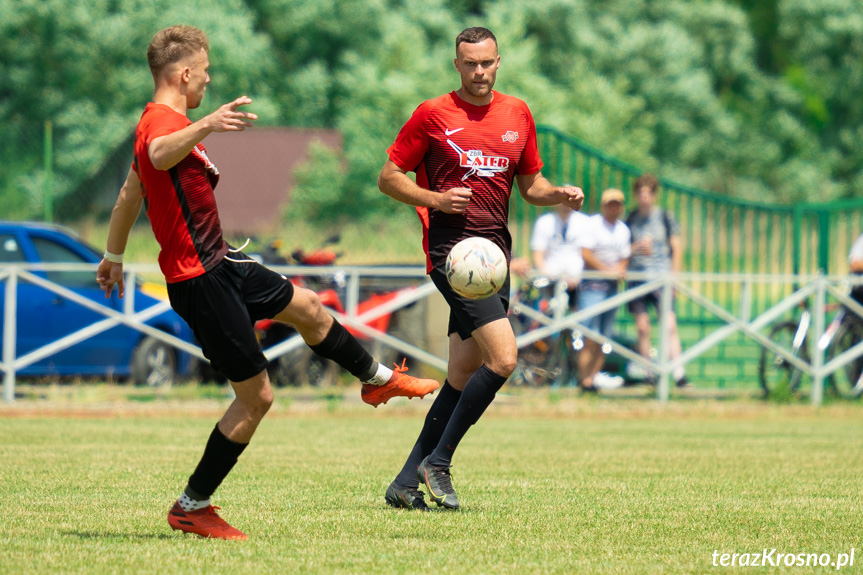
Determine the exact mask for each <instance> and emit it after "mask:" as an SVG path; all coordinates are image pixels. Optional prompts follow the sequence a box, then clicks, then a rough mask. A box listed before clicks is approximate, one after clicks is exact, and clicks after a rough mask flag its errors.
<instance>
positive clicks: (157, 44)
mask: <svg viewBox="0 0 863 575" xmlns="http://www.w3.org/2000/svg"><path fill="white" fill-rule="evenodd" d="M202 48H203V50H204V51H205V52H207V53H208V54H209V53H210V40H209V39H208V38H207V35H206V34H205V33H204V31H203V30H199V29H198V28H195V27H193V26H171V27H170V28H165V29H164V30H159V31H158V32H156V35H155V36H153V40H152V41H150V46H149V47H148V48H147V63H148V64H149V65H150V71H151V72H152V73H153V76H154V77H155V76H158V75H159V73H160V72H161V71H162V70H164V69H165V68H166V67H167V66H170V65H171V64H174V63H176V62H179V61H180V60H182V59H183V58H187V57H189V56H192V55H194V54H197V53H198V52H200V51H201V49H202Z"/></svg>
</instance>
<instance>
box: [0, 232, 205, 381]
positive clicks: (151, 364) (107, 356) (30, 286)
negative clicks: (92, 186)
mask: <svg viewBox="0 0 863 575" xmlns="http://www.w3.org/2000/svg"><path fill="white" fill-rule="evenodd" d="M101 259H102V256H101V254H100V253H99V252H97V251H95V250H94V249H93V248H91V247H89V246H88V245H86V244H85V243H84V242H82V241H81V240H80V239H79V238H78V237H77V236H76V235H75V234H74V232H71V231H69V230H66V229H65V228H62V227H59V226H53V225H47V224H40V223H25V222H0V270H2V269H3V268H4V267H6V266H8V265H11V264H21V263H27V264H39V263H42V264H70V263H76V264H98V263H99V262H100V261H101ZM32 273H33V274H34V275H35V276H38V277H40V278H44V279H47V280H48V281H50V282H53V283H56V284H59V285H61V286H63V287H65V288H67V289H69V290H71V291H73V292H75V293H76V294H78V295H80V296H83V297H85V298H87V299H89V300H93V301H94V302H96V303H98V304H100V305H103V306H106V307H110V308H111V309H113V310H116V311H117V312H123V309H124V308H123V305H124V300H121V299H120V298H119V297H118V296H117V290H116V289H115V290H114V292H113V293H112V295H111V297H110V299H106V298H105V292H104V291H102V290H101V289H99V285H98V284H97V283H96V272H95V268H92V269H90V270H87V271H83V270H74V271H70V270H45V271H40V270H35V271H32ZM2 284H3V285H0V326H2V325H3V324H2V321H3V319H4V314H5V311H4V310H5V297H6V296H5V291H6V290H5V287H6V286H5V281H3V282H2ZM131 290H132V286H131V285H128V284H127V286H126V297H127V298H128V297H130V295H132V294H131V293H130V292H131ZM134 290H135V293H134V307H135V311H136V312H137V311H141V310H144V309H146V308H149V307H151V306H153V305H154V304H156V303H158V302H159V301H164V300H167V292H166V290H165V288H164V287H163V286H160V285H157V284H148V283H143V282H138V285H136V286H134ZM105 318H106V316H105V315H104V314H102V313H98V312H96V311H94V310H91V309H88V308H86V307H84V306H82V305H81V304H80V303H78V302H75V301H73V300H71V299H69V298H68V297H64V296H63V295H59V294H57V293H55V292H53V291H51V290H49V289H46V288H45V287H43V286H39V285H36V284H35V283H33V282H32V281H27V280H26V279H25V278H23V277H19V279H18V290H17V322H16V329H17V337H16V341H15V348H16V350H15V356H16V357H17V358H21V357H23V356H24V355H26V354H27V353H29V352H31V351H33V350H36V349H39V348H41V347H43V346H45V345H48V344H50V343H52V342H55V341H57V340H59V339H61V338H63V337H65V336H68V335H70V334H72V333H74V332H76V331H78V330H80V329H82V328H85V327H87V326H89V325H91V324H94V323H96V322H99V321H101V320H104V319H105ZM143 323H145V324H146V325H148V326H151V327H153V328H156V329H158V330H160V331H162V332H165V333H168V334H171V335H173V336H176V337H177V338H179V339H181V340H183V341H184V342H188V343H191V344H195V340H194V336H193V334H192V330H191V329H190V328H189V326H188V325H187V324H186V322H185V321H184V320H183V319H182V318H181V317H180V316H179V315H177V314H176V313H175V312H174V311H173V310H171V309H170V308H169V309H168V310H167V311H165V312H162V313H160V314H159V315H156V316H155V317H152V318H150V319H148V320H146V321H144V322H143ZM2 341H3V334H2V329H0V342H2ZM0 349H2V347H0ZM200 366H201V362H200V361H198V360H197V358H196V357H194V356H192V355H191V354H189V353H187V352H185V351H180V350H178V349H177V348H175V347H174V346H172V345H170V344H168V343H166V342H164V341H162V340H160V339H159V338H157V337H153V336H152V335H147V334H144V333H142V332H141V331H138V330H136V329H133V328H131V327H128V326H126V325H123V324H120V325H118V326H115V327H112V328H111V329H108V330H106V331H102V332H101V333H99V334H97V335H94V336H92V337H90V338H88V339H85V340H83V341H81V342H78V343H75V344H74V345H72V346H70V347H67V348H65V349H63V350H60V351H57V352H56V353H53V354H52V355H49V356H47V357H44V358H42V359H39V360H37V361H36V362H34V363H31V364H30V365H27V366H25V367H22V368H21V369H19V370H17V371H16V375H21V376H91V377H108V378H131V379H132V381H134V382H135V383H136V384H141V385H152V386H170V385H172V384H173V383H174V382H175V381H176V380H177V379H178V378H179V377H182V376H185V375H195V374H196V373H197V370H198V369H200Z"/></svg>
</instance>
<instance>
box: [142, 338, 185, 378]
mask: <svg viewBox="0 0 863 575" xmlns="http://www.w3.org/2000/svg"><path fill="white" fill-rule="evenodd" d="M131 372H132V381H133V382H134V383H135V385H147V386H150V387H171V386H172V385H173V384H174V380H175V379H176V378H177V357H176V355H175V354H174V348H172V347H171V346H170V345H168V344H167V343H165V342H163V341H161V340H158V339H156V338H153V337H145V338H144V339H143V340H141V343H140V344H138V347H136V348H135V351H134V352H133V353H132V365H131Z"/></svg>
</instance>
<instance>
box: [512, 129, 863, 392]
mask: <svg viewBox="0 0 863 575" xmlns="http://www.w3.org/2000/svg"><path fill="white" fill-rule="evenodd" d="M537 132H538V142H539V150H540V154H541V156H542V159H543V161H544V162H545V168H543V173H544V174H545V175H546V177H548V178H549V180H551V181H552V182H554V183H558V184H561V183H565V182H570V183H572V184H574V185H577V186H580V187H581V188H582V189H583V190H584V193H585V206H584V208H583V211H584V212H585V213H596V212H597V211H598V209H599V197H600V195H601V193H602V191H603V190H605V189H606V188H619V189H621V190H623V192H624V194H625V195H626V197H627V206H628V207H632V206H633V205H634V201H631V197H632V190H631V187H632V182H633V181H634V179H635V178H636V177H637V176H638V175H640V174H641V173H642V170H639V169H638V168H636V167H635V166H632V165H629V164H627V163H625V162H622V161H620V160H618V159H616V158H612V157H610V156H608V155H606V154H604V153H602V152H601V151H599V150H597V149H595V148H592V147H591V146H588V145H586V144H584V143H583V142H581V141H579V140H577V139H575V138H573V137H571V136H567V135H565V134H563V133H561V132H559V131H558V130H556V129H554V128H551V127H547V126H538V127H537ZM657 175H658V176H660V181H661V183H662V187H661V190H660V196H659V204H660V205H661V206H662V207H663V208H665V209H667V210H669V211H670V212H671V213H673V214H674V215H675V216H676V218H677V219H678V220H679V222H680V227H681V239H682V243H683V250H684V251H683V267H684V270H685V271H692V272H714V273H724V274H731V273H750V274H789V273H794V274H815V273H817V272H819V271H821V272H823V273H826V274H836V275H843V274H846V273H847V271H848V263H847V256H848V251H849V250H850V248H851V244H852V243H853V242H854V240H855V239H856V237H857V236H858V235H859V234H860V233H861V232H863V200H849V201H843V202H833V203H823V204H813V203H800V204H795V205H776V204H764V203H758V202H750V201H744V200H739V199H735V198H729V197H726V196H722V195H719V194H715V193H710V192H706V191H703V190H698V189H694V188H690V187H687V186H683V185H680V184H676V183H674V182H670V181H668V180H664V179H662V177H661V174H657ZM540 211H541V210H539V209H537V208H535V207H533V206H528V205H527V204H526V203H525V202H523V201H521V200H519V199H517V198H514V199H513V202H512V212H511V221H512V222H513V226H512V228H513V229H512V232H513V243H514V252H515V254H516V255H527V253H528V249H529V242H530V231H531V226H532V223H533V221H534V220H535V219H536V217H537V216H538V215H539V213H540ZM694 287H695V288H696V289H699V290H700V291H701V293H702V294H703V295H704V296H706V297H708V298H710V299H712V300H713V301H715V302H716V303H718V304H720V305H722V306H723V307H725V308H726V309H728V310H729V311H735V310H736V307H735V306H736V305H737V303H738V302H739V300H740V286H739V285H735V284H734V283H733V282H728V283H726V284H724V283H721V282H711V283H705V284H704V285H703V286H694ZM793 289H794V286H791V285H787V284H781V285H770V284H769V283H768V284H763V285H761V286H759V287H758V289H756V290H755V291H754V293H753V294H752V297H753V313H761V312H763V311H764V310H765V309H767V308H768V307H770V306H771V305H773V304H774V303H775V302H777V301H779V300H780V299H781V298H782V297H784V296H787V295H788V294H789V293H790V292H791V291H792V290H793ZM677 311H678V318H679V321H680V324H681V336H682V338H683V339H684V346H685V345H686V343H687V341H689V342H691V341H694V340H696V339H697V338H701V337H703V336H704V335H705V334H706V333H708V332H710V331H712V330H713V329H716V327H717V326H718V323H719V322H718V321H717V320H716V319H715V318H714V317H712V316H711V315H710V314H707V313H706V312H705V311H704V310H703V309H701V308H699V307H698V306H695V305H694V304H693V303H692V302H691V301H684V300H681V301H679V302H678V308H677ZM621 326H622V328H623V329H624V330H626V331H631V330H632V325H631V318H629V317H628V316H627V315H626V314H625V313H624V314H622V315H621ZM758 353H760V349H759V347H758V346H757V345H755V344H754V343H752V342H751V341H749V340H748V339H746V338H744V337H743V336H740V338H738V339H735V340H732V341H726V342H725V343H724V344H722V345H721V346H720V347H719V348H717V350H716V354H715V357H707V358H704V359H703V360H702V361H701V362H700V363H699V364H698V365H695V366H692V369H691V370H690V372H691V373H692V375H693V378H694V379H696V380H698V381H703V382H704V383H706V384H707V383H710V384H713V385H716V386H718V387H740V386H743V387H748V386H750V385H755V383H756V380H755V377H756V375H755V370H756V366H755V363H757V355H758ZM693 370H694V371H693Z"/></svg>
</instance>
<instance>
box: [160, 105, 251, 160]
mask: <svg viewBox="0 0 863 575" xmlns="http://www.w3.org/2000/svg"><path fill="white" fill-rule="evenodd" d="M251 103H252V99H251V98H249V97H248V96H240V97H239V98H237V99H236V100H234V101H233V102H229V103H227V104H225V105H223V106H220V107H219V108H218V109H217V110H216V111H214V112H213V113H211V114H209V115H207V116H204V117H203V118H201V119H200V120H198V121H197V122H195V123H193V124H190V125H189V126H186V127H185V128H183V129H182V130H179V131H177V132H174V133H173V134H168V135H167V136H162V137H160V138H156V139H154V140H153V141H152V142H151V143H150V148H149V153H150V161H151V162H152V163H153V167H154V168H156V169H157V170H169V169H171V168H173V167H174V166H176V165H177V164H178V163H180V160H182V159H183V158H185V157H186V156H187V155H189V152H191V151H192V148H194V147H195V145H197V144H198V142H200V141H201V140H203V139H204V138H206V137H207V136H209V135H210V134H212V133H213V132H241V131H243V130H245V129H246V128H251V127H252V126H253V125H254V124H252V121H254V120H257V119H258V116H257V114H253V113H252V112H246V111H245V110H240V109H239V107H240V106H246V105H248V104H251Z"/></svg>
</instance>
